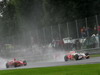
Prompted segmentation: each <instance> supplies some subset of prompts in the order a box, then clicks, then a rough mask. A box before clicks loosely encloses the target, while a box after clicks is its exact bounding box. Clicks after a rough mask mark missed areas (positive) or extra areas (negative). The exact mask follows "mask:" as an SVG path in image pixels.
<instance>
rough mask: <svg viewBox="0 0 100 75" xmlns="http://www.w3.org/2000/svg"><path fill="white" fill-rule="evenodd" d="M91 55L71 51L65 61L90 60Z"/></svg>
mask: <svg viewBox="0 0 100 75" xmlns="http://www.w3.org/2000/svg"><path fill="white" fill-rule="evenodd" d="M89 58H90V55H89V53H77V52H75V51H70V52H69V53H68V54H67V55H65V56H64V60H65V61H68V60H82V59H89Z"/></svg>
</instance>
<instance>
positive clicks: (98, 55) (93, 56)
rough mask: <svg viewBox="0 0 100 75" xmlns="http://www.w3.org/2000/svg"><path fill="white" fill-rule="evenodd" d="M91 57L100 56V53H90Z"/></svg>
mask: <svg viewBox="0 0 100 75" xmlns="http://www.w3.org/2000/svg"><path fill="white" fill-rule="evenodd" d="M90 57H100V54H93V55H90Z"/></svg>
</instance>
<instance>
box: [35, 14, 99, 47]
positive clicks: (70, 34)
mask: <svg viewBox="0 0 100 75" xmlns="http://www.w3.org/2000/svg"><path fill="white" fill-rule="evenodd" d="M99 20H100V15H95V16H92V17H86V18H83V19H78V20H75V21H70V22H66V23H65V24H58V25H51V26H47V27H44V28H41V29H39V30H37V31H36V33H37V35H36V36H37V40H39V41H37V43H39V44H43V45H47V44H50V43H52V41H54V40H55V41H57V40H63V39H64V38H67V40H70V41H73V40H74V42H73V46H74V45H76V44H77V43H78V42H80V44H81V47H80V48H81V49H89V48H99V26H100V21H99ZM82 27H85V29H86V31H85V36H82V33H81V28H82ZM94 28H96V30H95V29H94ZM94 32H96V33H94ZM93 34H95V35H94V36H93ZM68 38H70V39H68ZM82 41H83V42H82ZM69 43H71V42H69Z"/></svg>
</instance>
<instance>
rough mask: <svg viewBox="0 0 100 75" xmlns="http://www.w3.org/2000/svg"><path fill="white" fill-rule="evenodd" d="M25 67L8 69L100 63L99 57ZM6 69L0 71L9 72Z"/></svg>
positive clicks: (33, 64)
mask: <svg viewBox="0 0 100 75" xmlns="http://www.w3.org/2000/svg"><path fill="white" fill-rule="evenodd" d="M27 63H28V65H27V66H23V67H17V68H9V69H22V68H37V67H52V66H64V65H79V64H95V63H100V57H93V58H90V59H83V60H78V61H75V60H73V61H67V62H65V61H52V62H27ZM9 69H7V68H6V67H5V68H0V70H9Z"/></svg>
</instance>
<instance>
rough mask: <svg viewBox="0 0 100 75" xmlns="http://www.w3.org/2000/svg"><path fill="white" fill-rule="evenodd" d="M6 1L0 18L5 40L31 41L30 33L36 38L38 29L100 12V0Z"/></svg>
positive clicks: (1, 30) (1, 37)
mask: <svg viewBox="0 0 100 75" xmlns="http://www.w3.org/2000/svg"><path fill="white" fill-rule="evenodd" d="M3 1H4V2H5V3H4V6H5V7H4V8H3V13H2V15H3V17H2V18H0V22H1V23H0V35H1V36H0V40H1V41H2V40H3V42H5V43H10V42H15V41H16V43H18V41H19V42H21V40H23V41H24V42H23V43H24V44H25V43H27V44H28V42H29V43H30V42H31V38H30V37H29V36H31V37H33V38H36V37H35V36H36V32H35V30H36V29H40V28H42V27H44V26H50V25H51V26H53V25H58V24H65V23H66V22H67V21H71V20H75V19H81V18H85V17H89V16H93V15H95V14H99V13H100V0H9V1H8V2H6V1H7V0H3ZM41 36H42V35H41ZM39 37H40V36H39ZM12 38H13V39H14V40H12ZM23 38H24V39H23ZM19 39H20V40H19Z"/></svg>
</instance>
